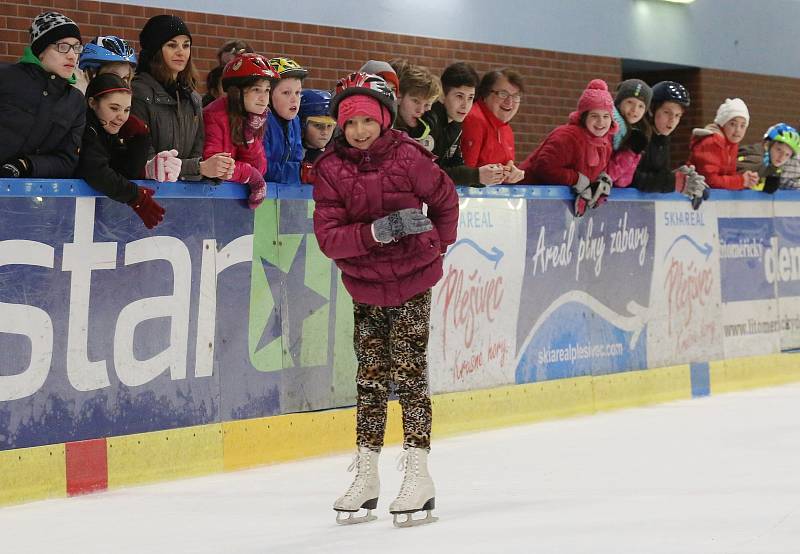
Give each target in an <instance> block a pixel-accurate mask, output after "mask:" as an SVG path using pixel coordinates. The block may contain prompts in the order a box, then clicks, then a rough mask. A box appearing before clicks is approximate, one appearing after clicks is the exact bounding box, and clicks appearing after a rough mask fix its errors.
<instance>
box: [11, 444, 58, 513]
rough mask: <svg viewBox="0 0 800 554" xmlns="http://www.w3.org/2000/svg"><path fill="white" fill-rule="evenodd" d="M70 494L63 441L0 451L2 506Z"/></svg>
mask: <svg viewBox="0 0 800 554" xmlns="http://www.w3.org/2000/svg"><path fill="white" fill-rule="evenodd" d="M64 496H67V461H66V455H65V447H64V445H63V444H53V445H48V446H36V447H33V448H18V449H16V450H4V451H2V452H0V506H5V505H7V504H17V503H19V502H30V501H32V500H41V499H44V498H56V497H64Z"/></svg>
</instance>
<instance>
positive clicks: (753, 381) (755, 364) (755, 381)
mask: <svg viewBox="0 0 800 554" xmlns="http://www.w3.org/2000/svg"><path fill="white" fill-rule="evenodd" d="M708 365H709V372H710V375H711V394H719V393H721V392H731V391H737V390H743V389H752V388H756V387H769V386H775V385H782V384H785V383H791V382H794V381H800V354H788V353H787V354H770V355H767V356H751V357H748V358H736V359H734V360H720V361H717V362H709V364H708Z"/></svg>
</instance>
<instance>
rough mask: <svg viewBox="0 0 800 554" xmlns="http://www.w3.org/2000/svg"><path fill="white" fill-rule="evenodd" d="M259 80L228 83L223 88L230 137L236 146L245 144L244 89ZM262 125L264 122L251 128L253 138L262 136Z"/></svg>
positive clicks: (257, 138)
mask: <svg viewBox="0 0 800 554" xmlns="http://www.w3.org/2000/svg"><path fill="white" fill-rule="evenodd" d="M260 80H261V79H254V80H253V81H248V82H247V84H242V85H228V88H227V89H225V90H226V92H227V94H228V122H229V123H230V126H231V138H232V139H233V144H235V145H237V146H247V138H246V137H245V136H244V126H245V124H246V123H245V122H246V120H247V110H245V109H244V91H245V89H247V88H249V87H251V86H253V85H254V84H256V83H257V82H258V81H260ZM264 127H266V122H265V123H264V125H262V126H261V127H260V128H259V129H254V130H253V139H254V140H261V139H262V138H263V136H264Z"/></svg>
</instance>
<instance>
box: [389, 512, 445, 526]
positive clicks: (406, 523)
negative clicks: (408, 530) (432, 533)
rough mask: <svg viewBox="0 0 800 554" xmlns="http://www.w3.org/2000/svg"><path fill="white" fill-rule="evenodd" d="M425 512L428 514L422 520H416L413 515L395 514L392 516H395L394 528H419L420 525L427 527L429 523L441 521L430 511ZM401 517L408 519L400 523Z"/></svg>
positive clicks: (406, 513)
mask: <svg viewBox="0 0 800 554" xmlns="http://www.w3.org/2000/svg"><path fill="white" fill-rule="evenodd" d="M419 511H422V510H419ZM425 512H427V514H426V515H425V517H423V518H420V519H414V517H413V516H412V514H411V513H408V512H403V513H394V514H392V515H393V516H394V521H393V523H394V526H395V527H399V528H405V527H417V526H418V525H426V524H428V523H433V522H434V521H439V518H438V517H436V516H434V515H433V514H431V511H430V510H425ZM400 516H406V519H405V520H404V521H400V519H399V518H400Z"/></svg>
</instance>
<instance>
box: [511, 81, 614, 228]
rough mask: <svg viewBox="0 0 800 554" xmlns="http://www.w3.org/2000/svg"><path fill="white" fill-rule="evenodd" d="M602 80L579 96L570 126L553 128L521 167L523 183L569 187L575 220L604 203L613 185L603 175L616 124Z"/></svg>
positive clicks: (595, 82) (609, 154)
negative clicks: (523, 173) (573, 195)
mask: <svg viewBox="0 0 800 554" xmlns="http://www.w3.org/2000/svg"><path fill="white" fill-rule="evenodd" d="M613 111H614V101H613V100H612V98H611V94H609V92H608V85H606V83H605V81H602V80H600V79H594V80H593V81H591V82H590V83H589V86H588V87H587V88H586V90H584V91H583V93H582V94H581V97H580V100H578V109H577V110H576V111H574V112H572V113H571V114H570V115H569V123H567V124H566V125H561V126H560V127H556V128H555V129H554V130H553V131H551V132H550V134H549V135H547V136H546V137H545V139H544V140H543V141H542V143H541V144H540V145H539V146H538V148H536V150H534V151H533V153H532V154H531V155H530V156H528V157H527V158H526V159H525V161H524V162H522V163H521V164H520V166H519V167H520V169H522V170H524V171H525V181H524V182H526V183H535V184H550V185H555V184H561V185H569V186H571V187H572V190H573V191H574V192H575V217H582V216H583V215H584V214H585V213H586V211H587V210H588V209H590V208H596V207H598V206H600V205H601V204H603V203H605V201H606V200H607V199H608V195H609V194H610V193H611V187H612V185H613V182H612V180H611V178H610V177H609V176H608V174H607V173H606V168H607V166H608V161H609V159H611V152H612V149H613V148H612V137H613V136H614V134H615V133H616V132H617V129H618V125H617V122H616V121H614V118H613V116H612V112H613Z"/></svg>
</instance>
